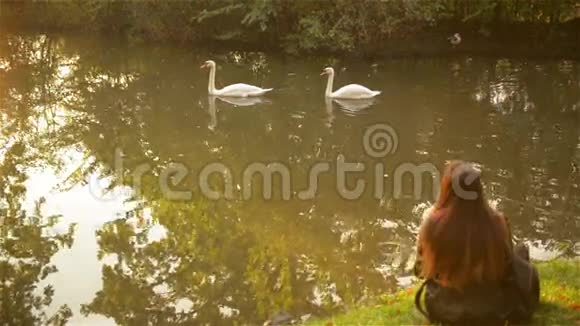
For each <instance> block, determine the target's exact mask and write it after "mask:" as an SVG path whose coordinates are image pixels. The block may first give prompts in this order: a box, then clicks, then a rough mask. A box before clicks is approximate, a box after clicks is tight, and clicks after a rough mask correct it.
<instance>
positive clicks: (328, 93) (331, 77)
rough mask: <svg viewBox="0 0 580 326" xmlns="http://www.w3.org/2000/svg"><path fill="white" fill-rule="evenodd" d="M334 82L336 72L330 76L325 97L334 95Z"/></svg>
mask: <svg viewBox="0 0 580 326" xmlns="http://www.w3.org/2000/svg"><path fill="white" fill-rule="evenodd" d="M333 82H334V71H333V72H331V73H329V74H328V81H327V82H326V91H325V92H324V96H326V97H330V94H332V83H333Z"/></svg>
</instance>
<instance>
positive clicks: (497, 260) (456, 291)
mask: <svg viewBox="0 0 580 326" xmlns="http://www.w3.org/2000/svg"><path fill="white" fill-rule="evenodd" d="M417 252H418V260H417V265H416V272H417V274H418V275H419V276H421V277H423V278H425V279H426V282H425V283H424V286H422V287H421V291H419V293H418V296H417V298H416V303H417V306H418V308H419V309H420V310H421V311H422V312H423V313H424V314H425V315H426V316H427V317H428V318H429V319H430V320H431V321H432V322H441V323H445V324H462V325H465V324H485V325H489V324H496V323H497V324H504V323H505V322H506V321H510V322H522V321H526V320H527V319H529V318H530V317H531V314H532V312H533V310H534V309H535V306H536V304H537V301H538V298H539V284H538V278H537V272H536V271H535V269H534V268H533V266H531V265H530V264H529V263H528V261H527V259H525V258H524V256H526V255H527V248H525V247H524V249H523V250H522V248H521V247H520V248H518V255H514V254H513V252H514V250H513V247H512V240H511V232H510V227H509V225H508V222H507V219H505V218H504V217H503V216H502V214H501V213H499V212H498V211H496V210H495V209H493V208H492V207H490V205H489V204H488V202H487V200H486V199H485V197H484V195H483V186H482V184H481V179H480V171H479V170H478V169H476V168H475V167H474V166H473V165H472V164H469V163H465V162H460V161H454V162H451V163H449V164H448V165H447V167H446V169H445V173H444V175H443V178H442V179H441V189H440V194H439V198H438V200H437V202H436V203H435V205H434V206H433V207H432V209H430V210H429V211H428V213H427V215H426V217H425V219H424V221H423V224H422V225H421V228H420V230H419V236H418V240H417ZM519 253H521V254H519ZM424 287H426V289H427V290H426V294H425V305H426V308H427V309H426V311H425V310H423V309H422V307H421V302H420V300H421V292H422V291H423V289H424Z"/></svg>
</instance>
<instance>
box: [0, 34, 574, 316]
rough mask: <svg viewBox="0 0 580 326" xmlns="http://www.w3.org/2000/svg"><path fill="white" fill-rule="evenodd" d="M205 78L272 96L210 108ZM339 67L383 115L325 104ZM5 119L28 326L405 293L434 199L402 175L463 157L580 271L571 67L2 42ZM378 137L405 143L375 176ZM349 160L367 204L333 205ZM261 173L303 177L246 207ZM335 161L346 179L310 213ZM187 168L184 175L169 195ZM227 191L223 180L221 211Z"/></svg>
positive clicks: (279, 308) (50, 39)
mask: <svg viewBox="0 0 580 326" xmlns="http://www.w3.org/2000/svg"><path fill="white" fill-rule="evenodd" d="M207 59H214V60H215V61H217V63H218V66H219V68H218V71H217V84H218V86H224V85H228V84H231V83H236V82H246V83H249V84H255V85H259V86H264V87H274V88H275V91H274V92H272V93H271V94H269V95H268V96H266V97H264V98H263V99H262V100H254V99H237V100H231V99H220V98H208V96H207V71H200V70H199V65H200V64H201V63H203V61H205V60H207ZM329 65H332V66H334V68H335V70H336V71H337V77H336V80H335V88H336V86H341V85H344V84H346V83H351V82H356V83H360V84H363V85H365V86H368V87H369V88H371V89H376V90H381V91H383V93H382V94H381V95H380V96H379V97H378V98H377V99H376V101H374V102H373V103H356V102H348V101H334V102H331V101H325V100H324V97H323V92H324V87H325V82H326V80H325V79H324V78H323V77H320V76H319V73H320V71H321V70H322V68H323V67H325V66H329ZM0 121H1V127H0V131H1V134H0V213H1V214H0V218H1V219H2V225H1V226H0V230H1V233H2V238H0V278H1V280H0V282H2V283H0V284H1V285H0V286H1V287H2V291H1V293H0V300H1V308H0V314H2V319H3V320H11V321H15V322H16V323H17V324H26V323H31V322H37V323H40V322H46V321H47V319H48V318H50V317H52V316H54V315H55V313H57V310H58V309H59V308H61V307H62V306H63V305H67V306H68V307H70V310H71V312H72V314H73V315H72V317H70V318H69V316H67V315H68V314H67V313H66V309H64V308H63V309H62V310H61V314H60V315H58V316H60V318H62V319H69V321H70V322H71V323H72V324H83V325H85V324H99V325H101V324H107V323H108V324H114V323H118V324H132V325H145V324H179V323H182V324H207V323H209V324H216V325H217V324H219V325H227V324H262V323H263V322H264V321H265V320H267V319H269V318H271V317H272V316H274V315H276V314H280V313H281V312H287V313H288V314H290V315H292V316H294V318H300V317H304V318H306V317H307V316H308V315H311V316H313V317H315V316H324V315H329V314H333V313H338V312H340V311H342V310H343V309H345V308H349V307H352V306H353V305H355V304H357V303H361V302H366V301H368V300H372V297H373V296H376V295H378V294H380V293H384V292H386V291H390V290H393V289H395V288H397V287H399V286H403V285H404V284H405V283H406V282H408V281H409V277H408V276H409V275H411V274H412V273H411V266H412V263H413V259H414V258H413V257H414V252H413V245H414V241H415V240H414V239H415V236H416V232H417V227H418V225H419V224H420V216H421V213H422V211H423V210H424V209H425V208H426V207H428V205H429V204H430V203H432V202H433V195H432V191H431V190H432V183H431V181H430V179H429V178H428V177H425V176H423V178H421V177H420V178H418V179H415V180H413V178H412V177H411V176H410V174H407V177H406V178H404V179H402V190H403V192H402V194H399V195H395V193H396V191H397V189H399V188H400V187H399V188H398V186H397V182H398V181H397V178H396V176H397V169H400V167H401V166H410V164H412V165H413V166H418V165H420V164H432V165H433V166H436V167H437V168H441V167H442V165H443V164H444V163H445V161H447V160H450V159H465V160H472V161H475V162H477V163H479V164H480V165H481V169H482V171H483V178H484V181H485V184H486V188H487V192H488V197H489V199H490V200H492V201H493V203H494V204H496V205H497V206H498V207H499V208H500V209H502V210H503V211H504V212H505V214H506V215H507V216H508V217H509V218H510V220H511V223H512V227H513V229H514V230H513V231H514V234H515V235H516V236H517V238H518V239H520V240H522V241H526V242H527V243H528V244H530V246H531V247H532V256H533V257H534V258H536V259H549V258H552V257H556V256H561V255H564V256H577V255H578V254H580V244H579V242H578V239H579V236H580V218H579V216H580V201H579V199H580V189H579V185H580V174H579V172H578V171H579V169H580V167H579V164H580V129H579V128H580V63H579V62H575V61H565V60H563V61H541V62H540V61H528V60H526V59H517V60H516V59H502V58H467V57H456V58H445V59H443V58H439V59H405V60H401V59H399V60H391V61H377V62H364V61H354V60H344V59H340V58H327V57H302V58H285V57H278V56H272V55H267V54H264V53H247V52H237V51H231V52H227V51H218V52H215V53H212V52H208V51H205V50H196V49H176V48H170V47H163V46H158V47H126V46H123V45H121V44H120V43H117V42H114V41H107V40H102V39H93V38H61V37H54V36H45V35H10V36H6V35H2V36H1V37H0ZM378 123H382V124H387V125H389V126H391V127H392V128H393V130H394V133H392V134H390V137H391V138H390V140H391V143H390V144H391V145H393V144H394V143H395V140H396V145H397V146H396V148H395V147H392V149H391V151H389V153H387V154H385V155H382V156H380V157H378V158H377V157H372V156H369V155H368V154H367V153H366V152H365V148H364V146H363V140H364V134H365V130H367V129H366V128H367V127H369V126H373V125H375V124H378ZM116 153H117V154H118V153H122V155H117V154H116ZM339 155H342V156H341V157H343V158H344V159H345V160H346V161H347V162H360V164H359V167H362V168H364V171H363V172H357V173H350V174H349V175H348V177H347V184H348V187H349V189H353V188H354V187H355V185H356V181H357V180H364V181H365V182H366V188H365V189H364V192H363V194H362V195H361V196H360V198H358V199H355V200H347V199H345V198H343V197H342V196H341V195H340V191H339V190H337V185H336V180H337V177H336V170H337V164H338V163H337V158H339ZM215 162H220V163H222V164H223V165H224V166H225V167H227V168H229V169H230V170H231V173H232V176H233V182H232V185H233V194H234V197H235V198H234V199H232V200H227V201H226V200H223V199H222V200H217V201H215V200H210V199H207V198H206V197H204V196H203V195H202V193H201V191H200V186H199V184H198V179H199V178H198V174H199V173H200V171H202V168H203V167H204V166H206V165H207V164H211V163H214V164H215ZM255 162H262V163H271V162H278V163H280V164H281V165H284V166H286V167H287V169H288V172H289V176H290V181H291V189H289V194H290V195H291V198H290V199H289V200H283V198H282V197H283V196H282V195H283V193H282V191H280V188H281V187H283V186H284V184H283V182H282V181H281V180H282V179H281V178H274V181H275V182H274V187H273V189H274V191H273V198H272V199H270V200H265V199H263V198H262V196H261V193H262V191H263V190H265V188H264V187H260V185H259V182H260V179H259V178H256V179H255V180H254V181H255V183H254V185H255V186H256V187H254V188H253V192H251V194H252V195H253V196H251V198H250V199H248V200H243V199H242V193H243V189H245V188H244V184H243V182H242V181H243V172H244V171H245V170H246V168H247V167H248V166H249V165H251V164H252V163H255ZM321 162H327V163H328V164H329V166H330V170H331V171H330V172H328V173H325V174H323V175H322V176H321V177H320V179H319V183H318V188H317V191H316V192H315V196H314V198H310V199H306V200H301V199H300V198H299V197H298V194H299V193H300V191H301V190H303V189H305V188H306V185H307V180H308V173H309V172H308V171H309V169H310V168H311V167H312V166H313V165H316V164H320V163H321ZM176 164H181V165H179V166H180V167H182V168H185V169H186V170H187V171H188V173H187V175H186V176H185V177H184V178H183V180H180V181H179V179H180V178H179V177H178V176H176V175H175V174H171V173H170V174H171V175H170V177H169V179H170V180H173V181H176V182H175V183H170V185H169V186H168V187H164V186H163V185H160V182H159V180H160V179H163V178H164V176H165V173H167V171H168V170H167V167H173V168H175V167H176V166H177V165H176ZM378 164H382V166H383V167H384V169H383V171H381V173H380V174H382V175H383V176H384V183H383V184H384V193H382V194H380V195H378V196H377V195H375V193H374V189H375V186H376V182H374V181H373V180H375V179H373V176H374V175H375V170H374V169H375V167H376V166H377V165H378ZM405 164H406V165H405ZM136 171H137V172H136ZM136 173H137V174H139V173H140V174H141V175H142V177H140V178H137V177H135V175H136ZM380 174H379V175H380ZM166 179H167V178H165V179H164V180H166ZM220 180H222V179H221V178H219V177H218V175H217V174H214V175H213V177H212V178H210V183H211V184H212V185H213V186H214V189H218V193H222V192H221V191H220V190H223V189H224V187H223V182H222V181H220ZM177 181H179V182H177ZM417 184H420V185H421V186H422V187H421V188H420V189H419V191H418V193H417V194H416V195H415V194H414V193H413V189H416V187H417ZM106 187H108V188H110V191H108V192H104V190H103V189H104V188H106ZM168 188H169V190H170V191H173V192H172V193H170V194H169V195H168V192H167V191H168ZM175 191H181V192H184V193H185V194H186V195H187V191H189V192H190V193H191V199H181V200H175V198H174V197H172V196H173V195H174V194H175V193H174V192H175ZM51 266H55V267H56V269H54V268H53V267H51ZM47 286H51V287H52V290H54V293H52V290H50V288H49V290H44V288H45V287H47ZM35 287H36V288H35ZM50 299H52V302H51V300H50Z"/></svg>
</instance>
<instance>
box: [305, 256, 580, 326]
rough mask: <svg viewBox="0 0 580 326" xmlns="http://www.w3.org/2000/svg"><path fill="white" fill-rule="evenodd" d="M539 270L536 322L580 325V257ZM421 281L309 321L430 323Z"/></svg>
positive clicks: (328, 323) (390, 323) (541, 264)
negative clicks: (417, 300)
mask: <svg viewBox="0 0 580 326" xmlns="http://www.w3.org/2000/svg"><path fill="white" fill-rule="evenodd" d="M536 266H537V267H538V270H539V273H540V282H541V285H540V286H541V294H540V307H539V309H538V311H536V313H535V314H534V319H533V325H580V259H575V260H563V259H562V260H554V261H550V262H543V263H539V264H536ZM417 287H418V284H416V285H415V286H413V287H411V288H409V289H405V290H401V291H399V292H397V293H394V294H387V295H384V296H382V297H381V298H379V299H377V301H376V303H375V304H372V305H368V306H363V307H359V308H355V309H352V310H350V311H347V312H345V313H344V314H341V315H336V316H333V317H331V318H328V319H321V320H313V321H310V322H309V323H307V325H324V326H329V325H427V324H428V322H427V321H426V320H425V318H423V316H421V314H420V313H419V312H418V311H417V310H416V309H415V305H414V302H413V300H414V297H415V292H416V290H417Z"/></svg>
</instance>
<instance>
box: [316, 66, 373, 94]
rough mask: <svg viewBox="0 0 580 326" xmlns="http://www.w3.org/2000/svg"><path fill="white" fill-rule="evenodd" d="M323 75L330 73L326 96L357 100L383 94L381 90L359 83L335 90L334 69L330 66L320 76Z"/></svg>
mask: <svg viewBox="0 0 580 326" xmlns="http://www.w3.org/2000/svg"><path fill="white" fill-rule="evenodd" d="M323 75H328V82H327V83H326V92H325V93H324V96H326V97H330V98H338V99H350V100H357V99H366V98H372V97H375V96H377V95H379V94H381V92H380V91H371V90H370V89H368V88H366V87H364V86H362V85H358V84H350V85H346V86H343V87H341V88H339V89H337V90H336V91H334V92H333V91H332V83H333V81H334V69H332V68H330V67H328V68H324V70H323V71H322V73H321V74H320V76H323Z"/></svg>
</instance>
